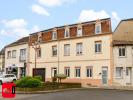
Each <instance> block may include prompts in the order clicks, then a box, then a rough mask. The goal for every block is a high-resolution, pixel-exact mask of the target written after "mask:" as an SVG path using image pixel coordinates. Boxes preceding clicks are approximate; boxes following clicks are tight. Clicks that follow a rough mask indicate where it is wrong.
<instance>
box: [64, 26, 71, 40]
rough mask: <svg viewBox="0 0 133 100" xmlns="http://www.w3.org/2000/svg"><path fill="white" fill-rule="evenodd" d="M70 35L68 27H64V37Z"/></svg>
mask: <svg viewBox="0 0 133 100" xmlns="http://www.w3.org/2000/svg"><path fill="white" fill-rule="evenodd" d="M68 37H70V33H69V28H66V29H65V38H68Z"/></svg>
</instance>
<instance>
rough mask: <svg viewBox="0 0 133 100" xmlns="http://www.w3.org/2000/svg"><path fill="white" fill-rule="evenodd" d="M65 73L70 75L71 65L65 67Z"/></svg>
mask: <svg viewBox="0 0 133 100" xmlns="http://www.w3.org/2000/svg"><path fill="white" fill-rule="evenodd" d="M65 75H66V76H67V77H70V67H66V68H65Z"/></svg>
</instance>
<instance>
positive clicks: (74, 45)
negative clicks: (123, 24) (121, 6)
mask: <svg viewBox="0 0 133 100" xmlns="http://www.w3.org/2000/svg"><path fill="white" fill-rule="evenodd" d="M111 43H112V30H111V20H110V19H101V20H96V21H91V22H84V23H78V24H72V25H66V26H61V27H55V28H51V29H48V30H44V31H41V32H37V33H34V34H31V35H30V37H29V53H28V54H29V59H28V62H29V63H28V75H30V76H34V75H41V76H42V77H43V79H44V80H45V81H51V78H52V77H53V76H55V75H56V74H66V75H67V76H68V77H67V79H66V80H64V82H73V83H77V82H78V83H82V86H84V87H87V86H90V85H91V86H103V85H111V84H112V80H113V79H112V78H113V73H112V68H113V66H112V45H111Z"/></svg>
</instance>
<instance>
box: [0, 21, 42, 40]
mask: <svg viewBox="0 0 133 100" xmlns="http://www.w3.org/2000/svg"><path fill="white" fill-rule="evenodd" d="M1 22H2V25H3V29H2V30H0V34H1V35H5V36H11V37H16V38H18V37H23V36H28V35H29V34H30V33H32V32H36V31H39V29H40V28H39V27H38V26H37V25H34V26H33V27H32V28H31V29H28V28H27V25H28V23H27V21H26V20H24V19H13V20H2V21H1Z"/></svg>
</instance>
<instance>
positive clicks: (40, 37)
mask: <svg viewBox="0 0 133 100" xmlns="http://www.w3.org/2000/svg"><path fill="white" fill-rule="evenodd" d="M37 41H38V42H41V41H42V33H41V32H39V33H38V39H37Z"/></svg>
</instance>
